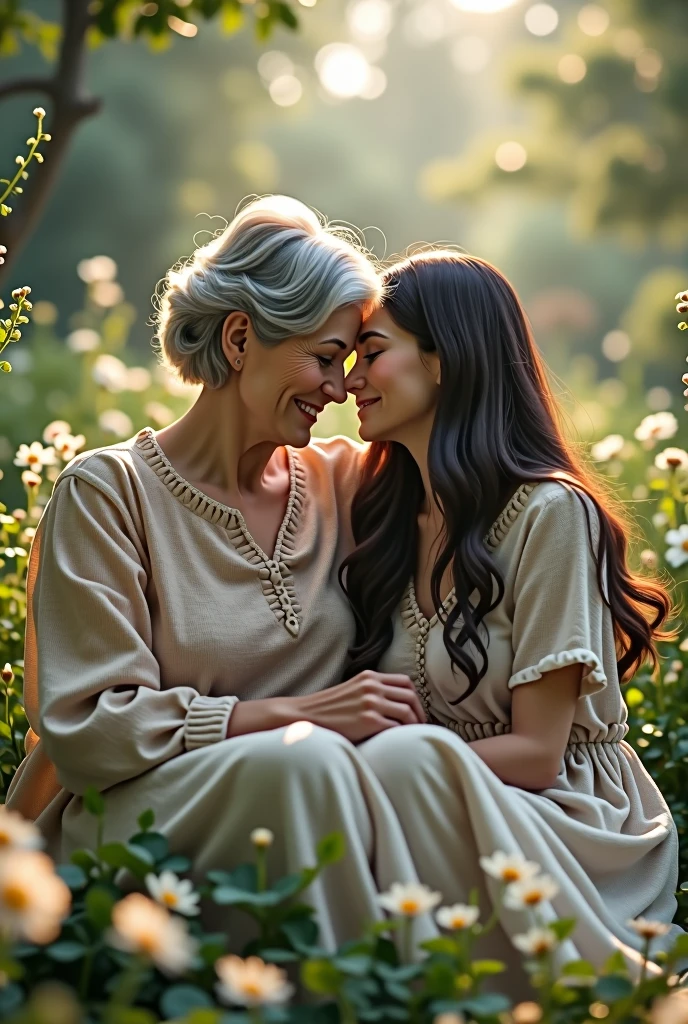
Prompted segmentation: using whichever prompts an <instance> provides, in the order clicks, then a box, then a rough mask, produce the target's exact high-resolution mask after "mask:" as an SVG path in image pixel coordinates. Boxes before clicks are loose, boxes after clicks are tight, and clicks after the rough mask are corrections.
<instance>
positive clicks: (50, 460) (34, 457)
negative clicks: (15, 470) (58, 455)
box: [14, 441, 55, 473]
mask: <svg viewBox="0 0 688 1024" xmlns="http://www.w3.org/2000/svg"><path fill="white" fill-rule="evenodd" d="M14 464H15V466H26V467H27V469H30V470H31V471H32V472H34V473H40V472H41V471H42V469H43V466H52V465H54V464H55V449H54V448H52V447H48V448H44V447H43V445H42V444H41V442H40V441H32V442H31V444H30V445H29V444H20V445H19V448H18V449H17V453H16V455H15V457H14Z"/></svg>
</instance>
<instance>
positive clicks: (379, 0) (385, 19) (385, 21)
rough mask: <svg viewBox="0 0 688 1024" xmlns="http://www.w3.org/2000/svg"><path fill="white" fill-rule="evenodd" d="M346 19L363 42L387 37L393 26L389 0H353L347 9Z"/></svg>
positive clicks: (352, 30) (353, 32) (355, 34)
mask: <svg viewBox="0 0 688 1024" xmlns="http://www.w3.org/2000/svg"><path fill="white" fill-rule="evenodd" d="M346 20H347V22H348V25H349V28H350V29H351V32H352V34H353V35H354V36H355V37H356V39H358V40H360V41H361V42H367V41H368V40H371V39H372V40H377V39H386V38H387V36H388V35H389V33H390V30H391V28H392V6H391V4H390V3H389V0H353V2H352V3H350V4H349V6H348V7H347V9H346Z"/></svg>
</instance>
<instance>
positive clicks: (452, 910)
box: [435, 903, 480, 931]
mask: <svg viewBox="0 0 688 1024" xmlns="http://www.w3.org/2000/svg"><path fill="white" fill-rule="evenodd" d="M479 916H480V907H469V906H467V904H465V903H455V904H454V905H453V906H451V907H440V909H439V910H438V911H437V912H436V913H435V920H436V921H437V923H438V925H440V927H441V928H448V929H449V930H450V931H462V930H463V929H464V928H470V927H471V926H472V925H474V924H475V922H476V921H477V920H478V917H479Z"/></svg>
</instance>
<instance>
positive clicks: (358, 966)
mask: <svg viewBox="0 0 688 1024" xmlns="http://www.w3.org/2000/svg"><path fill="white" fill-rule="evenodd" d="M332 963H333V965H334V966H335V967H336V968H337V970H339V971H341V972H342V974H350V975H352V976H353V977H355V978H361V977H363V976H364V975H365V974H367V973H368V971H369V970H370V968H371V967H372V965H373V961H372V958H371V957H369V956H335V957H333V959H332Z"/></svg>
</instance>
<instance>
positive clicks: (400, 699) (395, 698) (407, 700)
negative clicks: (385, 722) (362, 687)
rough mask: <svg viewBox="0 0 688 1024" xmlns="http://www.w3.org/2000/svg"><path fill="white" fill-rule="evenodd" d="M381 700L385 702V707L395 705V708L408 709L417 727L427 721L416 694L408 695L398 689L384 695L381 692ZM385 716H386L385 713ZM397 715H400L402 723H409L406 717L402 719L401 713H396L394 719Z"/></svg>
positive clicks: (402, 713)
mask: <svg viewBox="0 0 688 1024" xmlns="http://www.w3.org/2000/svg"><path fill="white" fill-rule="evenodd" d="M382 700H383V701H384V702H385V703H384V706H385V707H387V706H390V707H394V706H395V705H396V706H397V708H408V709H409V711H410V712H411V714H412V715H413V718H414V719H415V722H416V723H417V724H418V725H424V724H425V722H426V721H427V719H426V717H425V712H424V711H423V707H422V705H421V702H420V700H419V699H418V694H416V693H409V692H408V691H405V690H399V689H396V690H388V691H387V692H386V693H384V692H383V695H382ZM385 714H387V712H386V711H385ZM399 714H401V715H402V717H403V721H404V722H409V721H410V719H409V718H408V717H404V712H403V711H401V712H397V715H396V716H394V717H398V715H399Z"/></svg>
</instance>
